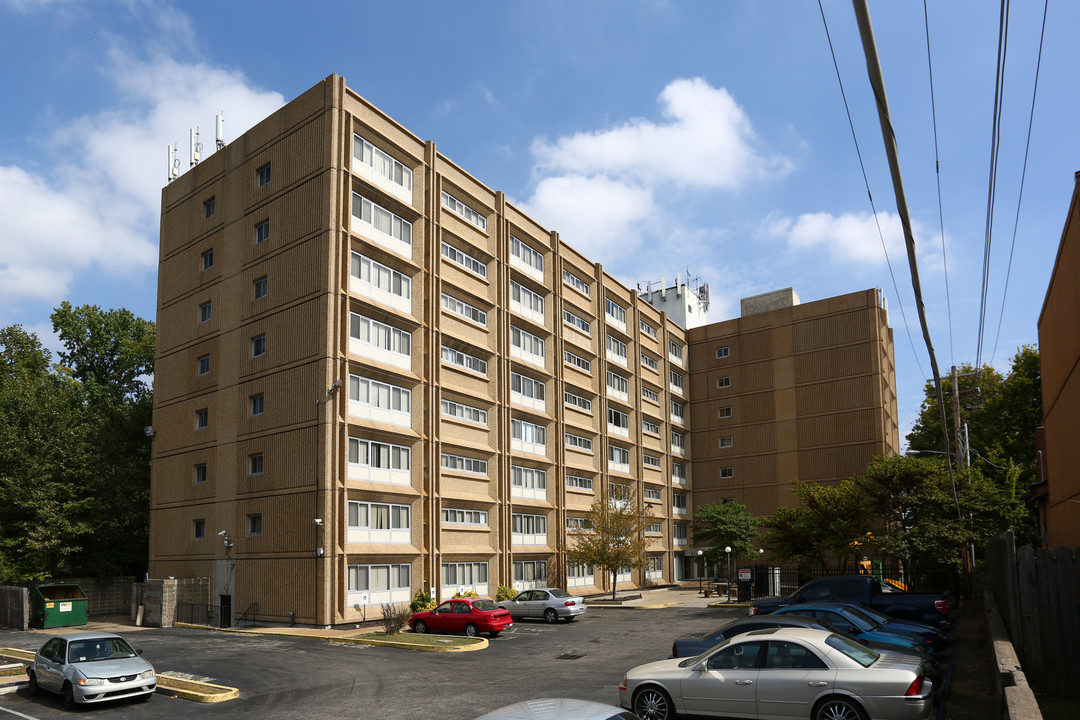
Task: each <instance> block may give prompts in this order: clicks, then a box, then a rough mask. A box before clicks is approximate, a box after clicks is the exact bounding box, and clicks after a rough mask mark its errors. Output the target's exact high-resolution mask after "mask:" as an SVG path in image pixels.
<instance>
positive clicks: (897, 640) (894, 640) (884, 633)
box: [770, 603, 934, 653]
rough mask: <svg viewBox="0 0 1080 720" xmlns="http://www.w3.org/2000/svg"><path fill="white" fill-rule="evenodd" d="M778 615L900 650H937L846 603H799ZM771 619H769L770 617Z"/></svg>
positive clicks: (778, 612) (917, 636)
mask: <svg viewBox="0 0 1080 720" xmlns="http://www.w3.org/2000/svg"><path fill="white" fill-rule="evenodd" d="M777 615H800V616H802V617H811V618H815V619H817V620H823V621H825V622H826V623H828V624H829V625H831V626H833V627H835V628H836V629H837V630H840V631H841V632H845V633H847V634H848V635H851V636H852V637H854V638H856V639H858V640H861V641H863V642H869V641H875V642H881V643H885V644H887V645H893V646H896V647H897V648H899V649H901V650H904V649H908V650H910V649H914V650H919V651H921V652H924V653H933V652H934V650H933V648H931V647H930V646H929V645H927V644H926V643H924V642H923V640H922V637H920V636H919V635H918V634H917V633H914V632H908V631H906V630H900V629H888V628H886V627H885V626H884V625H882V624H881V623H879V622H878V621H877V620H874V619H873V618H871V617H870V616H869V615H866V614H865V613H863V612H862V611H861V610H860V609H859V607H858V606H857V605H848V604H846V603H800V604H799V605H789V606H788V607H786V608H781V609H779V610H777V611H776V612H774V613H772V615H771V616H777ZM771 616H770V617H771Z"/></svg>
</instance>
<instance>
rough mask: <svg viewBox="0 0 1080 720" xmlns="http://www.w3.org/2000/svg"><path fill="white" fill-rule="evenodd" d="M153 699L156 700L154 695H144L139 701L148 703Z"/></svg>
mask: <svg viewBox="0 0 1080 720" xmlns="http://www.w3.org/2000/svg"><path fill="white" fill-rule="evenodd" d="M153 699H154V693H146V694H145V695H143V696H142V697H140V698H139V700H140V701H142V702H144V703H148V702H150V701H151V700H153Z"/></svg>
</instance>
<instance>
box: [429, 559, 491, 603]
mask: <svg viewBox="0 0 1080 720" xmlns="http://www.w3.org/2000/svg"><path fill="white" fill-rule="evenodd" d="M439 582H440V583H442V594H443V596H445V597H451V596H452V595H454V594H456V593H466V592H469V591H470V590H471V591H473V592H474V593H476V594H477V595H480V596H486V595H488V594H489V593H488V564H487V562H486V561H485V562H444V563H442V567H440V568H439Z"/></svg>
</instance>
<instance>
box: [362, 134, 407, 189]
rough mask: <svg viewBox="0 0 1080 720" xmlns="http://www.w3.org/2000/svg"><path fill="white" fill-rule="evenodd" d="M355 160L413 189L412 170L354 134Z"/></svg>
mask: <svg viewBox="0 0 1080 720" xmlns="http://www.w3.org/2000/svg"><path fill="white" fill-rule="evenodd" d="M353 161H355V162H359V163H362V164H364V165H367V166H368V167H370V168H371V169H372V170H374V171H375V172H376V173H378V174H379V175H381V176H383V177H384V178H386V179H387V180H389V181H390V182H392V183H395V184H397V185H400V186H401V187H403V188H405V189H406V190H412V177H413V176H412V170H411V169H409V168H407V167H405V166H404V165H403V164H401V163H400V162H398V161H397V160H395V159H394V158H392V157H390V156H389V155H387V154H386V153H385V152H383V151H382V150H380V149H379V148H377V147H375V146H374V145H372V144H371V143H370V142H368V141H367V140H365V139H364V138H362V137H360V136H359V135H353Z"/></svg>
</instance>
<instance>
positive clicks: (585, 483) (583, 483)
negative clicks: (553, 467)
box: [566, 475, 593, 492]
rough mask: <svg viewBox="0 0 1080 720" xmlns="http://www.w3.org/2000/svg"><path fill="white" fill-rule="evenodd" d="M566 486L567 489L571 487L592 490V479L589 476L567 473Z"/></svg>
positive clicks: (586, 490)
mask: <svg viewBox="0 0 1080 720" xmlns="http://www.w3.org/2000/svg"><path fill="white" fill-rule="evenodd" d="M566 487H567V489H570V488H573V489H576V490H582V491H585V492H592V491H593V479H592V478H590V477H585V476H584V475H567V476H566Z"/></svg>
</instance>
